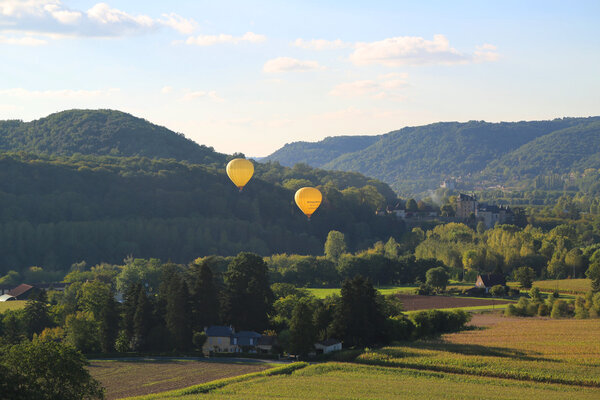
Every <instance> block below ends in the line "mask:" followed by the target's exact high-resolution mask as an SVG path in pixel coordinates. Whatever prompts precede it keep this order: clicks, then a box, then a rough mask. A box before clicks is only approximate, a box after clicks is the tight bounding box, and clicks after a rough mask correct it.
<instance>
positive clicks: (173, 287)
mask: <svg viewBox="0 0 600 400" xmlns="http://www.w3.org/2000/svg"><path fill="white" fill-rule="evenodd" d="M168 293H169V294H168V297H167V307H166V314H165V322H166V325H167V330H168V331H169V334H170V336H171V343H172V345H173V348H175V349H176V350H188V349H189V348H190V346H191V344H192V328H191V312H190V295H189V291H188V288H187V284H186V283H185V281H184V280H183V279H181V278H180V277H179V276H176V277H174V278H172V279H171V283H170V285H169V291H168Z"/></svg>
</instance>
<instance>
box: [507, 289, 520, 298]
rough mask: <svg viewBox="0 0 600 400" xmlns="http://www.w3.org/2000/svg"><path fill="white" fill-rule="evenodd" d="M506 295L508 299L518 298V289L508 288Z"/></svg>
mask: <svg viewBox="0 0 600 400" xmlns="http://www.w3.org/2000/svg"><path fill="white" fill-rule="evenodd" d="M508 295H509V296H510V297H519V296H520V295H521V291H520V290H519V289H514V288H510V289H508Z"/></svg>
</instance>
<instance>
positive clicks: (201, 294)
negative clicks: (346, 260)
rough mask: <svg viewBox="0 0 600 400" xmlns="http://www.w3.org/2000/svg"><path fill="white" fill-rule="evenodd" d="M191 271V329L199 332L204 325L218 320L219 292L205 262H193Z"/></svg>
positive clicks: (215, 322)
mask: <svg viewBox="0 0 600 400" xmlns="http://www.w3.org/2000/svg"><path fill="white" fill-rule="evenodd" d="M191 273H192V291H193V294H192V296H191V300H192V329H193V330H194V331H197V332H200V331H202V330H203V329H204V327H207V326H210V325H215V324H217V323H218V322H219V294H218V291H217V287H216V285H215V281H214V276H213V272H212V270H211V269H210V267H209V266H208V263H207V262H202V263H201V264H200V265H196V264H194V265H193V266H192V268H191Z"/></svg>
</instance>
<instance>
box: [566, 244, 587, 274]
mask: <svg viewBox="0 0 600 400" xmlns="http://www.w3.org/2000/svg"><path fill="white" fill-rule="evenodd" d="M565 265H566V267H567V268H568V269H569V273H571V274H572V275H571V276H572V277H573V278H576V277H577V276H581V275H582V274H583V272H584V271H585V269H586V268H587V260H586V258H585V257H584V256H583V252H582V251H581V250H580V249H578V248H577V247H575V248H573V249H571V250H569V251H568V252H567V254H566V256H565Z"/></svg>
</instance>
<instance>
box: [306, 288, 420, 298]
mask: <svg viewBox="0 0 600 400" xmlns="http://www.w3.org/2000/svg"><path fill="white" fill-rule="evenodd" d="M416 289H417V287H416V286H380V287H378V288H377V290H379V292H380V293H381V294H393V293H405V294H414V293H415V290H416ZM308 291H309V292H310V293H312V294H313V295H314V296H315V297H317V298H319V299H324V298H325V297H327V296H330V295H332V294H337V295H339V294H340V291H341V289H340V288H308Z"/></svg>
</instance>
